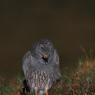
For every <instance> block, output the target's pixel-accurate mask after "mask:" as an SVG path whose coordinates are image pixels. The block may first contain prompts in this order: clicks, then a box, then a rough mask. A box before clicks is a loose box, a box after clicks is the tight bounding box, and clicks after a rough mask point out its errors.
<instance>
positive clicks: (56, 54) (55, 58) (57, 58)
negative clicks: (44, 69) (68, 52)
mask: <svg viewBox="0 0 95 95" xmlns="http://www.w3.org/2000/svg"><path fill="white" fill-rule="evenodd" d="M53 61H54V62H55V63H56V64H57V65H59V55H58V53H57V51H56V50H54V56H53Z"/></svg>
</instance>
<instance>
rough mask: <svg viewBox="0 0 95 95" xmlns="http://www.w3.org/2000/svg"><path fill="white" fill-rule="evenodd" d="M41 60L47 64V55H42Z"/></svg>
mask: <svg viewBox="0 0 95 95" xmlns="http://www.w3.org/2000/svg"><path fill="white" fill-rule="evenodd" d="M42 59H43V60H44V61H45V62H48V55H46V54H44V55H43V56H42Z"/></svg>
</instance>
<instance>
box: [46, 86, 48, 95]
mask: <svg viewBox="0 0 95 95" xmlns="http://www.w3.org/2000/svg"><path fill="white" fill-rule="evenodd" d="M45 95H48V88H47V87H46V88H45Z"/></svg>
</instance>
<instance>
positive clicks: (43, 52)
mask: <svg viewBox="0 0 95 95" xmlns="http://www.w3.org/2000/svg"><path fill="white" fill-rule="evenodd" d="M53 51H54V47H53V44H52V42H51V41H49V40H47V39H43V40H40V41H39V42H38V43H37V44H36V46H35V53H36V55H37V56H38V58H40V59H41V60H42V61H43V62H44V63H48V61H49V59H50V57H51V55H52V53H53Z"/></svg>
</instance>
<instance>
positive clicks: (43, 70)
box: [22, 39, 61, 93]
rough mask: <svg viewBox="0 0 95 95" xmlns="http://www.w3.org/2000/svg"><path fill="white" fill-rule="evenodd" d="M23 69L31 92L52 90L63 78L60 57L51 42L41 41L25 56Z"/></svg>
mask: <svg viewBox="0 0 95 95" xmlns="http://www.w3.org/2000/svg"><path fill="white" fill-rule="evenodd" d="M22 68H23V72H24V75H25V78H26V80H27V81H28V85H29V87H30V90H31V91H33V90H36V89H37V91H39V93H40V91H43V92H44V93H45V90H46V89H47V90H48V89H50V88H51V86H52V84H53V83H54V82H56V80H58V79H59V78H60V76H61V74H60V69H59V56H58V53H57V51H56V49H55V48H54V46H53V44H52V42H51V41H49V40H47V39H45V40H40V41H39V42H37V43H36V44H34V45H33V47H32V48H31V49H30V50H29V51H28V52H27V53H26V54H25V55H24V57H23V61H22Z"/></svg>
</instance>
